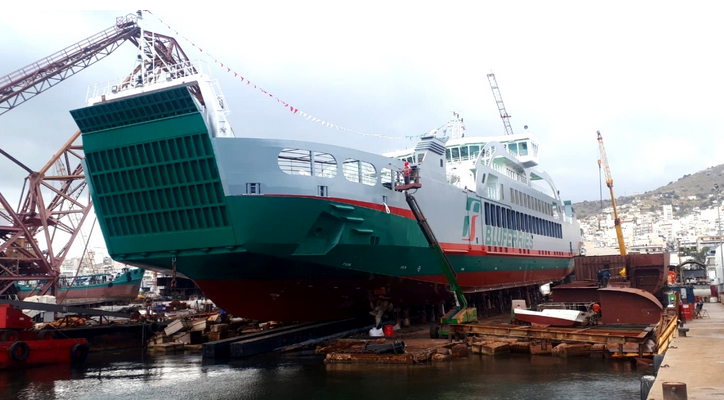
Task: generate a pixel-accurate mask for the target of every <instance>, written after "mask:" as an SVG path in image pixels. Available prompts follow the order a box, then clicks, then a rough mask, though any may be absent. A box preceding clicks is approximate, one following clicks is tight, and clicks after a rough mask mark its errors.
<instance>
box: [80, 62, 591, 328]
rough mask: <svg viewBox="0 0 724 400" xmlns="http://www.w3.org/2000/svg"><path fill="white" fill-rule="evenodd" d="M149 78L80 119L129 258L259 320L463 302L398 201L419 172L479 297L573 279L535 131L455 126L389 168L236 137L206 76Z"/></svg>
mask: <svg viewBox="0 0 724 400" xmlns="http://www.w3.org/2000/svg"><path fill="white" fill-rule="evenodd" d="M140 58H141V56H139V59H140ZM150 65H154V66H155V67H154V68H155V69H153V70H151V69H150V68H149V69H137V70H136V72H135V73H134V75H131V76H128V77H125V78H124V79H121V80H117V81H113V82H109V83H108V84H105V85H100V86H96V87H94V88H92V90H90V91H89V98H88V106H87V107H85V108H81V109H77V110H73V111H71V114H72V116H73V118H74V119H75V121H76V123H77V125H78V127H79V129H80V130H81V132H82V138H83V148H84V151H85V155H86V165H85V167H86V173H87V178H88V181H89V185H90V188H91V194H92V197H93V201H94V204H95V206H96V213H97V214H98V220H99V223H100V227H101V229H102V232H103V235H104V239H105V242H106V246H107V248H108V251H109V253H110V254H111V256H112V257H113V258H114V259H115V260H116V261H119V262H123V263H125V264H130V265H135V266H138V267H141V268H145V269H149V270H153V271H159V272H164V273H167V274H172V275H173V274H178V275H180V276H185V277H188V278H190V279H192V280H193V281H194V282H196V284H197V285H198V286H199V287H200V288H201V289H202V290H203V291H204V293H205V294H206V295H207V296H208V297H209V298H210V299H211V300H213V301H214V302H215V303H216V304H217V305H219V306H220V307H222V308H223V309H225V310H226V311H228V312H230V313H233V314H235V315H238V316H241V317H246V318H252V319H264V320H282V321H313V320H325V319H333V318H342V317H347V316H351V315H359V314H361V313H366V312H367V311H369V310H370V301H373V300H374V299H377V298H379V297H380V296H382V297H384V298H385V299H388V300H389V301H391V302H392V303H393V304H395V306H399V307H403V308H404V307H407V306H415V305H425V304H438V303H439V302H441V301H451V300H452V299H453V297H452V294H451V293H450V292H449V290H448V289H447V281H446V279H445V276H444V275H443V273H442V271H441V269H440V264H439V262H438V261H437V258H436V255H435V252H434V250H433V249H431V248H430V246H429V245H428V243H427V241H426V240H425V237H424V236H423V234H422V232H421V231H420V228H419V227H418V224H417V222H416V220H415V217H414V216H413V213H412V212H411V210H410V209H409V208H408V205H407V203H406V201H405V193H402V192H401V191H399V190H396V189H399V186H400V185H403V184H404V183H405V182H404V181H403V180H404V177H403V174H404V173H405V171H404V169H405V161H407V162H408V163H409V164H410V165H411V166H412V167H413V169H414V172H415V174H416V176H417V181H416V182H417V183H419V186H420V187H419V188H418V189H416V193H415V197H416V199H417V202H418V203H419V205H420V207H421V208H422V210H423V212H424V213H425V216H426V218H427V220H428V222H429V224H430V226H431V227H432V229H433V231H434V233H435V235H436V237H437V239H438V241H439V242H440V244H441V246H442V248H443V250H444V251H445V253H446V254H447V256H448V258H449V260H450V262H451V264H452V266H453V268H454V269H455V271H456V273H457V276H458V281H459V284H460V285H461V286H462V288H463V290H464V291H466V292H467V293H474V292H482V291H491V290H497V289H503V288H511V287H522V286H530V285H538V284H545V283H549V282H554V281H558V280H560V279H562V278H564V277H565V276H566V275H567V274H569V273H570V272H571V270H572V268H573V257H574V256H576V255H578V254H579V251H580V246H581V239H580V238H581V236H580V228H579V226H578V223H577V222H576V219H575V215H574V211H573V209H572V207H571V203H570V202H567V201H563V200H562V199H561V197H560V196H559V194H558V191H557V189H556V187H555V185H554V184H553V181H552V180H551V179H550V177H549V176H548V175H547V174H546V173H544V172H541V171H539V170H538V169H537V164H538V142H537V140H536V139H535V137H534V136H532V135H529V134H527V133H526V134H517V135H510V136H502V137H496V138H485V137H471V136H463V135H462V134H461V133H460V132H461V129H462V119H461V118H460V117H459V116H458V115H457V114H455V115H454V118H453V120H452V121H451V122H450V123H449V124H448V125H449V133H448V134H446V135H443V134H442V133H441V132H437V133H434V132H433V133H431V134H429V135H427V136H425V137H422V138H420V140H419V142H418V143H417V144H416V145H415V146H414V148H411V149H409V150H404V151H399V152H394V153H389V154H384V155H383V154H373V153H370V152H365V151H360V150H357V149H354V148H347V147H339V146H332V145H328V144H323V143H313V142H305V141H297V140H275V139H262V138H251V137H235V136H234V134H233V131H232V129H231V127H230V126H229V123H228V121H227V119H226V115H227V114H228V112H229V110H228V106H227V104H226V103H225V101H224V97H223V94H222V93H221V90H220V88H219V86H218V84H217V82H216V81H214V80H212V79H211V78H210V77H209V75H208V74H207V73H205V69H204V68H205V67H204V65H203V64H201V63H191V62H185V63H182V64H180V65H162V63H160V62H159V63H151V64H150ZM159 66H160V67H159ZM456 132H457V133H456ZM446 136H449V137H446Z"/></svg>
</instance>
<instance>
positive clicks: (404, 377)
mask: <svg viewBox="0 0 724 400" xmlns="http://www.w3.org/2000/svg"><path fill="white" fill-rule="evenodd" d="M651 373H652V371H649V370H643V369H639V370H637V369H636V368H635V367H632V365H631V363H630V362H628V361H614V360H604V359H598V358H597V359H591V358H570V359H561V358H556V357H550V356H530V355H523V354H510V355H504V356H496V357H490V356H479V355H474V356H472V355H471V356H469V357H468V358H467V359H457V360H453V361H451V362H441V363H432V364H425V365H371V364H365V365H359V364H357V365H352V364H325V363H324V361H323V356H319V355H315V354H313V353H312V352H294V353H286V354H274V355H263V356H257V357H252V358H250V359H247V360H240V361H228V362H207V361H205V360H202V358H201V356H200V355H199V354H173V355H148V354H144V353H142V352H140V351H124V352H113V353H93V354H91V355H90V356H89V357H88V359H87V360H86V362H85V364H84V365H82V366H73V367H70V366H62V367H61V366H51V367H40V368H32V369H26V370H14V371H3V372H0V398H2V399H25V400H31V399H44V400H45V399H75V400H81V399H102V400H116V399H118V400H121V399H122V400H128V399H134V400H137V399H154V400H160V399H178V400H185V399H399V400H402V399H455V400H463V399H516V400H518V399H546V400H550V399H566V400H572V399H606V400H609V399H639V398H640V384H639V380H640V378H641V376H643V375H645V374H651Z"/></svg>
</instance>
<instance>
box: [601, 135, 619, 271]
mask: <svg viewBox="0 0 724 400" xmlns="http://www.w3.org/2000/svg"><path fill="white" fill-rule="evenodd" d="M596 133H597V134H598V150H599V151H600V152H601V159H600V160H598V162H599V165H601V164H602V165H603V169H604V171H606V186H608V190H609V191H610V192H611V205H612V206H613V218H614V225H615V226H616V237H617V238H618V250H619V251H620V252H621V255H622V256H625V255H626V244H625V243H624V242H623V232H622V231H621V219H620V218H619V217H618V211H617V210H616V196H614V195H613V178H611V170H610V169H609V168H608V160H607V159H606V149H605V148H604V147H603V137H602V136H601V131H596ZM621 275H623V276H626V270H625V269H624V270H622V271H621Z"/></svg>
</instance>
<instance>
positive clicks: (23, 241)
mask: <svg viewBox="0 0 724 400" xmlns="http://www.w3.org/2000/svg"><path fill="white" fill-rule="evenodd" d="M141 20H142V14H141V12H140V11H139V12H138V13H137V14H129V15H126V16H124V17H118V18H117V19H116V22H115V24H113V25H112V26H111V27H109V28H108V29H105V30H103V31H101V32H98V33H96V34H95V35H92V36H90V37H88V38H86V39H83V40H81V41H80V42H78V43H75V44H73V45H71V46H68V47H66V48H65V49H63V50H60V51H58V52H56V53H54V54H51V55H50V56H47V57H44V58H42V59H40V60H39V61H36V62H34V63H32V64H30V65H27V66H25V67H23V68H20V69H19V70H17V71H14V72H12V73H10V74H8V75H6V76H0V115H2V114H5V113H6V112H8V111H10V110H12V109H14V108H15V107H17V106H19V105H20V104H23V103H24V102H26V101H28V100H30V99H31V98H33V97H35V96H37V95H39V94H40V93H42V92H44V91H46V90H48V89H50V88H51V87H53V86H55V85H57V84H58V83H60V82H62V81H64V80H66V79H68V78H69V77H71V76H73V75H75V74H77V73H78V72H80V71H82V70H84V69H85V68H87V67H89V66H91V65H93V64H95V63H96V62H98V61H100V60H102V59H104V58H106V57H107V56H109V55H110V54H111V53H112V52H113V51H115V50H116V49H117V48H118V47H119V46H121V45H122V44H123V43H125V42H126V41H130V42H131V43H133V45H134V46H135V47H137V48H138V49H139V52H138V56H137V62H136V65H135V67H134V70H133V72H132V73H131V74H129V75H128V77H127V78H126V80H125V81H124V82H123V83H122V84H123V85H136V86H138V85H145V84H146V83H148V82H151V81H154V80H158V79H162V78H163V77H164V76H165V75H166V74H175V76H178V75H183V74H195V73H196V71H195V70H194V67H193V65H192V64H191V63H190V61H189V58H188V57H187V56H186V54H185V53H184V51H183V50H182V49H181V47H180V46H179V44H178V43H177V42H176V40H175V39H174V38H172V37H170V36H165V35H161V34H158V33H154V32H151V31H147V30H144V29H143V27H142V26H141V24H140V22H141ZM178 65H188V67H187V68H185V69H180V70H172V69H171V68H170V67H169V66H178ZM189 90H190V91H191V93H192V94H193V95H194V96H195V97H196V98H197V99H198V100H199V101H200V102H201V103H202V104H203V98H202V97H201V93H200V89H199V87H198V85H192V86H189ZM79 137H80V131H77V132H75V133H74V134H73V135H72V137H71V138H70V140H68V141H67V142H66V143H65V144H64V145H63V147H61V149H60V150H59V151H58V152H56V153H55V155H54V156H53V157H52V158H51V160H50V161H49V162H48V163H47V164H46V165H45V166H44V167H43V168H41V169H40V170H38V171H33V170H32V169H30V168H29V167H27V166H26V165H24V164H23V163H22V162H20V161H19V160H17V159H16V158H14V157H13V156H12V155H10V154H8V153H7V152H5V151H3V150H2V149H0V154H2V155H3V156H5V157H6V158H8V159H9V160H10V161H12V162H13V163H14V164H16V165H18V166H19V167H20V168H22V169H24V170H25V171H26V172H27V173H28V177H27V178H26V179H25V186H24V187H23V195H22V198H21V200H20V202H19V204H18V206H17V208H13V207H12V206H11V205H10V203H9V202H8V201H7V199H6V198H5V197H3V195H2V193H0V295H3V294H13V290H14V288H15V286H14V284H15V282H17V281H27V280H34V281H38V282H40V283H39V284H38V286H37V287H36V288H35V289H34V291H33V294H37V295H43V294H46V293H48V292H52V293H55V292H56V291H57V278H58V276H59V275H60V265H61V264H62V262H63V260H64V259H65V257H66V255H67V252H68V250H69V249H70V247H71V245H72V244H73V241H74V239H75V238H76V236H77V235H78V233H79V232H80V229H81V225H82V224H83V222H84V221H85V219H86V217H87V216H88V215H89V212H90V210H91V208H92V205H93V204H92V201H91V199H90V196H87V197H81V194H83V192H84V191H85V189H86V187H87V183H86V181H85V174H84V171H83V160H84V159H85V157H84V154H83V147H82V146H81V145H80V144H75V142H76V140H77V139H78V138H79Z"/></svg>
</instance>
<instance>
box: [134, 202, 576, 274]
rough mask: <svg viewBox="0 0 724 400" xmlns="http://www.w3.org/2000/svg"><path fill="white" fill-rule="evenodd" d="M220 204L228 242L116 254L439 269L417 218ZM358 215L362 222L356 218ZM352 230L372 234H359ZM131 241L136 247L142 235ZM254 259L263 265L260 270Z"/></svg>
mask: <svg viewBox="0 0 724 400" xmlns="http://www.w3.org/2000/svg"><path fill="white" fill-rule="evenodd" d="M226 202H227V205H228V209H229V210H230V215H231V224H232V226H233V229H234V233H235V241H234V245H235V247H233V246H212V247H211V248H205V249H201V248H196V249H188V250H182V251H179V252H178V253H177V254H176V255H174V254H171V253H169V252H167V251H164V250H163V249H159V250H160V251H158V252H153V253H149V254H146V255H143V256H140V257H139V254H138V253H136V254H128V255H126V256H124V257H122V259H123V260H124V261H132V260H134V261H141V262H151V261H150V260H154V259H156V260H155V261H153V263H154V264H155V265H157V266H163V267H165V268H169V267H170V263H169V262H168V260H169V259H170V257H173V256H176V257H178V263H177V268H178V269H179V270H180V271H182V272H183V273H184V274H186V275H187V276H189V277H190V278H193V279H204V280H211V279H243V278H252V277H253V278H256V279H265V278H267V279H272V278H274V277H275V274H276V273H277V272H276V270H275V268H274V265H273V264H275V263H285V262H291V263H293V264H299V265H300V266H301V265H305V266H307V267H308V266H310V265H319V266H326V267H332V268H338V269H341V270H345V269H346V270H354V271H359V272H365V273H373V274H380V275H388V276H397V277H424V276H429V275H439V274H440V273H441V271H440V266H439V263H438V262H437V261H436V259H435V252H434V251H433V250H432V249H430V248H429V247H428V245H427V242H426V241H425V239H424V237H423V236H422V233H421V232H420V230H419V227H418V226H417V222H416V221H414V220H411V219H409V218H405V217H400V216H397V215H393V214H387V213H385V212H380V211H377V210H372V209H369V208H365V207H359V206H355V207H353V210H345V211H339V209H338V208H337V207H334V205H336V204H339V203H334V202H332V201H330V200H327V199H323V198H298V197H268V196H235V197H228V198H227V199H226ZM348 217H353V218H354V219H353V220H350V219H349V218H348ZM360 219H361V220H363V221H364V222H361V223H360V222H358V220H360ZM359 228H363V229H368V230H371V231H373V233H372V234H361V233H360V232H359V231H358V229H359ZM192 235H193V236H196V235H199V233H194V234H192ZM129 240H132V239H129ZM137 240H138V241H139V243H138V246H142V244H141V243H140V241H141V240H143V238H137ZM373 243H374V244H373ZM259 256H266V257H267V258H264V257H262V258H264V259H265V260H266V261H264V262H261V261H260V259H259ZM449 259H450V261H451V263H452V264H453V266H454V268H455V270H456V271H457V272H466V273H479V272H506V271H507V272H521V271H530V274H531V277H532V278H535V276H536V271H544V270H551V269H567V268H570V266H571V263H572V260H571V259H570V258H553V257H539V258H534V257H514V256H511V257H500V256H485V257H476V256H466V255H451V256H449ZM269 260H274V261H269ZM259 264H262V265H265V266H266V267H265V268H261V269H260V268H259ZM212 266H213V268H211V267H212ZM307 267H305V268H307ZM305 268H301V269H300V270H299V271H298V272H299V275H298V277H309V276H310V272H311V271H309V270H306V269H305ZM343 275H344V274H343ZM285 277H287V276H285ZM288 277H289V278H291V276H288ZM484 284H485V282H482V281H480V282H478V283H476V285H484Z"/></svg>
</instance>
